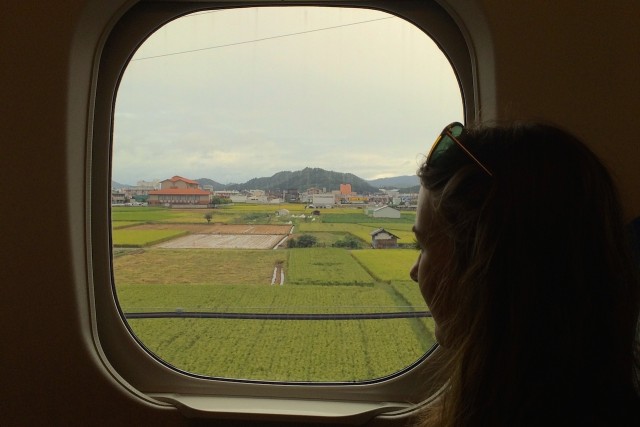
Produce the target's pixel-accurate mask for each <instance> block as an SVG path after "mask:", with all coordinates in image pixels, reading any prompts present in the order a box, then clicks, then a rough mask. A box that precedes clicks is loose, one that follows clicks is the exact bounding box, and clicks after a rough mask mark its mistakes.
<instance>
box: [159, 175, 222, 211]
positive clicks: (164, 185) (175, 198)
mask: <svg viewBox="0 0 640 427" xmlns="http://www.w3.org/2000/svg"><path fill="white" fill-rule="evenodd" d="M210 199H211V193H210V192H209V191H205V190H202V189H200V188H199V184H198V182H197V181H193V180H190V179H187V178H183V177H181V176H174V177H172V178H169V179H165V180H164V181H161V182H160V190H153V191H149V199H148V203H149V205H170V206H177V205H186V206H203V207H206V206H207V205H208V204H209V201H210Z"/></svg>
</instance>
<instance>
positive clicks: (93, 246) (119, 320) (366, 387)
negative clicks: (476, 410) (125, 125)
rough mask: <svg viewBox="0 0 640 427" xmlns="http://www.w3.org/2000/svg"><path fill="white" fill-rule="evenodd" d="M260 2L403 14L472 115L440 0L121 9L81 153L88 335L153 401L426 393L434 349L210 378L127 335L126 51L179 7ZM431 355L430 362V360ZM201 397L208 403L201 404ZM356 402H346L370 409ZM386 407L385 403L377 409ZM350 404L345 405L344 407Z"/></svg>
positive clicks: (466, 74) (379, 398)
mask: <svg viewBox="0 0 640 427" xmlns="http://www.w3.org/2000/svg"><path fill="white" fill-rule="evenodd" d="M266 6H284V7H286V6H323V7H325V6H326V7H359V8H369V9H377V10H381V11H384V12H387V13H390V14H393V15H396V16H398V17H400V18H401V19H404V20H406V21H407V22H409V23H411V24H413V25H414V26H416V27H417V28H419V29H421V30H422V31H424V32H425V33H426V34H427V35H429V37H431V39H432V40H434V42H435V43H436V44H437V45H438V46H439V47H440V49H441V50H442V52H444V54H445V55H446V56H447V58H448V59H449V61H450V63H451V65H452V67H453V69H454V71H455V73H456V75H457V78H458V82H459V86H460V90H461V94H462V97H463V107H464V114H465V119H466V120H467V121H470V120H473V119H474V118H475V117H476V116H477V115H478V111H479V108H478V91H477V85H476V81H475V73H474V70H475V69H476V66H475V63H474V55H473V51H472V48H471V46H470V45H469V44H468V43H467V38H466V37H465V33H464V32H463V30H462V29H461V27H460V26H459V25H458V24H457V23H456V22H455V20H454V19H453V18H452V17H451V15H450V14H449V13H448V12H447V11H445V10H444V9H443V8H442V7H441V6H440V5H438V4H437V3H436V2H423V1H406V2H396V1H393V0H390V1H304V2H300V1H209V2H180V1H170V2H166V1H157V2H153V1H145V2H141V3H137V4H135V5H134V6H133V7H131V8H130V9H129V10H128V11H126V12H125V13H124V14H123V15H122V16H121V17H120V19H119V20H118V21H117V22H116V23H115V24H114V25H113V27H112V28H111V30H110V31H109V34H108V35H107V36H105V38H104V39H105V40H104V44H103V46H102V51H101V52H100V55H99V61H97V66H96V67H95V74H94V75H95V76H96V77H95V83H96V90H95V92H94V94H93V100H92V101H93V102H92V105H93V107H94V108H93V114H92V117H91V119H90V120H91V123H92V138H91V143H90V147H89V152H90V156H89V159H88V161H87V176H88V177H89V182H88V184H87V193H88V194H87V198H86V200H88V204H89V205H88V206H87V210H88V212H89V213H90V218H91V222H90V225H89V227H90V229H89V234H90V237H89V248H90V250H89V251H88V256H89V257H90V259H89V260H88V264H89V265H90V266H91V271H90V278H91V288H92V289H91V294H92V306H93V310H94V314H95V316H94V318H93V330H94V340H95V342H96V344H97V346H98V348H99V349H100V354H101V356H102V357H103V359H104V361H105V364H106V365H107V366H109V367H110V368H111V371H112V373H113V375H114V377H116V378H118V379H119V380H120V382H121V383H122V384H123V385H124V386H125V387H127V388H131V389H132V391H135V392H136V393H141V395H142V396H147V397H150V398H151V399H152V400H156V401H165V402H169V403H171V404H173V405H177V406H182V407H189V408H191V409H193V410H195V411H196V413H202V412H209V410H208V409H206V408H202V407H201V408H200V409H194V408H196V407H198V406H199V404H198V403H194V402H193V401H191V403H188V402H187V400H188V399H187V400H185V399H186V398H185V399H181V398H180V397H179V396H199V397H201V398H214V397H224V396H239V397H246V398H279V399H312V400H332V401H335V400H336V399H337V400H340V401H344V402H353V403H354V404H356V403H362V402H392V401H393V402H410V401H413V402H416V401H420V400H423V399H425V398H427V397H428V396H430V395H432V394H433V393H434V392H435V391H436V390H437V389H439V387H440V384H436V383H433V382H428V381H420V382H416V381H415V378H414V377H415V376H416V375H419V376H420V377H421V378H429V376H430V375H431V374H430V371H432V370H433V369H434V368H433V366H434V365H436V364H437V363H430V362H431V361H434V362H435V360H434V359H437V358H438V357H440V355H441V352H440V351H438V350H437V348H436V350H435V351H431V352H429V353H428V354H427V355H425V356H424V357H423V358H421V359H420V360H419V361H418V362H416V363H415V364H414V365H412V366H411V367H409V368H407V369H405V370H403V371H401V372H400V373H398V374H394V375H393V376H390V377H388V378H383V379H379V380H372V381H367V382H361V383H353V384H351V383H349V384H331V383H317V384H304V383H288V384H277V383H271V382H265V381H241V380H233V379H213V378H206V377H199V376H195V375H187V374H183V373H181V372H179V371H177V370H174V369H172V368H170V367H168V366H166V365H165V364H163V363H161V362H159V361H158V360H156V359H155V358H154V357H152V356H151V355H150V354H149V353H148V352H147V351H146V350H145V349H144V348H143V347H142V346H141V345H140V343H139V342H138V341H137V340H136V339H135V338H133V337H132V335H131V333H130V332H129V329H128V327H127V325H126V322H125V321H124V319H123V317H122V315H121V312H120V310H119V308H118V306H117V299H116V298H115V295H114V290H113V273H112V262H113V260H112V258H111V256H112V254H111V232H110V230H111V226H110V224H111V218H110V208H109V200H110V198H109V192H110V188H111V186H110V182H111V137H112V130H113V112H114V107H115V98H116V94H117V90H118V85H119V79H120V78H121V76H122V73H123V72H124V70H125V68H126V66H127V64H128V61H129V59H130V58H131V56H133V53H134V52H135V50H136V49H137V48H138V47H139V45H140V44H141V43H143V42H144V40H145V39H146V38H147V37H148V36H149V35H150V34H152V33H153V32H154V31H156V30H157V29H158V28H160V27H161V26H163V25H164V24H166V23H167V22H169V21H171V20H173V19H176V18H178V17H180V16H182V15H186V14H189V13H193V12H197V11H202V10H205V9H215V8H236V7H266ZM427 359H428V361H427ZM205 406H207V405H205ZM410 407H411V405H408V404H402V405H400V406H398V405H395V406H394V405H391V406H385V407H384V408H382V409H380V408H379V407H378V406H376V407H375V408H374V411H377V412H379V411H382V412H384V411H390V410H399V409H402V408H410ZM358 408H360V407H358V406H354V407H353V408H352V411H355V412H362V411H364V412H366V410H363V409H362V408H360V409H358ZM383 409H384V410H383ZM347 412H349V411H347Z"/></svg>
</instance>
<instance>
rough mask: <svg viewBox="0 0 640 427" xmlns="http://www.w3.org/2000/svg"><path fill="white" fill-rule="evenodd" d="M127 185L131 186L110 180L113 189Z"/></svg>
mask: <svg viewBox="0 0 640 427" xmlns="http://www.w3.org/2000/svg"><path fill="white" fill-rule="evenodd" d="M127 187H131V186H130V185H127V184H120V183H119V182H116V181H113V180H111V188H113V189H114V190H120V189H122V188H127Z"/></svg>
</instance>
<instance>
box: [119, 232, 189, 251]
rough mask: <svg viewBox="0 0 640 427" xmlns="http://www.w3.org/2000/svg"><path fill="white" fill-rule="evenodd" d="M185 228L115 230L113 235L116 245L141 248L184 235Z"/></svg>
mask: <svg viewBox="0 0 640 427" xmlns="http://www.w3.org/2000/svg"><path fill="white" fill-rule="evenodd" d="M185 234H187V231H184V230H127V229H126V228H125V229H116V230H113V232H112V236H113V241H114V245H115V246H121V247H129V248H139V247H143V246H149V245H152V244H156V243H160V242H164V241H167V240H170V239H173V238H176V237H180V236H184V235H185Z"/></svg>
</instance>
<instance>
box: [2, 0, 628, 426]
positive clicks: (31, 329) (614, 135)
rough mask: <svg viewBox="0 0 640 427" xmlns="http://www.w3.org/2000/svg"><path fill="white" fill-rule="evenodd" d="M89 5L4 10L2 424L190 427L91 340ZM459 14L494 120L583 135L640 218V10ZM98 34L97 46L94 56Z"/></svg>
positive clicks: (523, 1) (561, 7) (580, 6)
mask: <svg viewBox="0 0 640 427" xmlns="http://www.w3.org/2000/svg"><path fill="white" fill-rule="evenodd" d="M87 3H88V2H87V0H66V1H64V2H34V1H17V0H9V1H4V2H2V5H1V6H0V16H2V25H0V37H1V43H2V49H0V63H1V64H2V67H0V76H1V78H0V93H2V101H1V102H2V114H0V125H1V126H0V129H2V142H1V144H2V155H1V156H0V174H1V175H2V181H3V182H5V183H8V182H12V183H14V184H13V185H8V186H4V187H3V189H2V194H3V201H4V204H3V208H2V211H1V212H2V214H1V215H2V216H1V222H0V226H1V231H2V239H1V240H2V245H1V246H0V247H1V248H2V249H1V251H2V252H1V256H0V258H1V259H2V268H1V269H0V283H1V286H0V308H1V309H0V330H1V333H2V335H1V336H2V351H0V372H1V375H2V384H3V386H2V387H0V402H1V403H0V407H1V408H2V410H1V411H0V424H2V425H105V426H106V425H154V426H155V425H169V426H178V425H184V424H186V422H185V420H184V419H183V418H182V417H181V416H180V415H179V414H178V412H177V411H175V410H173V409H166V408H165V409H163V408H161V407H157V406H153V405H151V404H150V403H146V402H144V401H143V400H141V399H138V398H137V397H135V396H134V395H133V394H131V393H129V392H127V391H125V389H124V388H122V387H120V386H118V385H117V384H118V381H119V379H118V378H116V377H113V376H110V375H108V374H107V370H106V369H104V367H103V366H102V364H101V363H102V362H101V361H100V360H99V359H98V358H97V356H96V355H97V351H98V350H96V349H95V348H94V347H93V342H92V341H91V340H90V338H89V337H90V330H89V326H88V325H90V322H89V321H88V318H89V316H90V315H91V314H90V310H88V307H89V301H90V295H89V294H88V293H87V291H86V289H87V285H86V283H87V280H88V278H87V272H86V270H85V269H84V266H83V264H82V262H83V261H84V254H85V250H86V248H84V247H83V246H82V244H80V245H77V244H76V243H77V242H78V241H80V242H83V241H84V240H83V233H84V232H85V226H86V218H85V217H84V209H83V206H84V194H83V190H84V179H85V177H84V175H83V167H79V168H78V167H77V165H78V164H80V165H82V164H83V162H84V160H85V157H84V156H85V154H86V153H84V152H83V147H82V145H78V146H70V145H69V144H68V142H69V140H70V138H83V132H86V127H85V126H84V124H85V123H86V117H87V112H86V110H83V109H82V108H81V107H78V108H76V107H77V106H78V105H79V106H82V105H83V102H86V101H87V99H88V92H87V90H88V89H87V88H88V81H89V74H88V70H90V67H91V63H90V62H88V61H86V62H85V63H83V64H81V65H78V64H74V63H73V62H72V59H73V58H71V43H72V40H73V39H74V31H76V30H77V26H78V22H79V19H80V17H81V15H82V14H83V13H84V11H83V8H84V7H85V5H86V4H87ZM113 3H115V2H104V4H105V6H104V7H105V8H108V7H107V6H106V5H107V4H113ZM451 3H452V5H453V8H454V9H455V10H457V13H458V14H459V15H460V18H462V19H463V20H467V22H468V27H469V31H470V33H471V34H472V35H474V31H476V32H477V34H476V35H474V37H478V38H477V39H475V40H474V41H473V42H474V43H475V44H476V46H475V47H476V50H477V52H478V55H479V56H480V58H479V59H480V60H481V61H480V64H479V65H480V68H479V70H478V72H479V81H480V82H481V83H483V84H485V86H481V87H480V88H479V91H480V94H481V102H482V104H481V108H482V113H483V114H484V117H485V118H495V117H498V118H514V117H515V118H534V117H537V118H542V119H547V120H552V121H554V122H558V123H561V124H563V125H565V126H566V127H568V128H569V129H570V130H572V131H574V132H575V133H577V134H578V135H581V136H582V137H583V138H584V139H585V140H586V141H587V142H588V143H589V144H590V145H591V146H592V147H593V149H594V150H595V151H596V152H597V153H598V154H599V155H600V156H601V157H602V158H603V159H604V160H605V162H606V163H607V164H608V165H609V166H610V167H611V168H613V169H614V171H615V173H616V175H617V176H619V177H620V186H621V189H622V194H623V196H624V200H625V205H626V207H627V212H628V214H629V216H630V217H631V216H637V215H639V214H640V186H639V185H638V183H640V167H638V157H639V152H640V149H639V148H638V137H637V134H636V132H635V126H634V125H635V120H636V115H637V113H638V108H637V104H636V103H637V102H638V100H639V99H640V96H639V95H640V94H639V89H638V86H639V85H638V76H639V75H640V72H639V71H640V65H638V62H637V56H638V46H640V36H639V31H640V30H639V29H638V28H639V27H638V25H637V22H636V20H637V17H639V16H640V2H636V1H631V0H627V1H618V2H604V1H600V0H584V1H583V0H573V1H557V2H556V1H546V2H540V1H539V0H518V1H505V0H477V7H474V8H472V9H461V8H460V7H456V5H457V4H459V5H462V4H465V3H466V4H468V5H473V4H474V2H473V1H471V0H452V1H451ZM61 4H64V7H61V6H60V5H61ZM469 10H475V11H478V10H479V11H480V12H482V13H484V14H486V25H487V27H486V28H489V30H490V33H489V34H490V38H487V34H480V33H481V29H482V28H481V26H479V25H474V24H473V22H474V20H478V19H482V17H481V16H478V15H474V14H472V13H470V12H468V11H469ZM91 13H98V12H91ZM106 16H108V15H106ZM97 22H100V20H99V19H97ZM87 34H88V33H87ZM92 37H93V39H92ZM96 37H97V34H93V35H92V36H91V37H87V38H86V39H84V40H85V41H84V42H86V44H87V46H86V48H87V49H90V48H91V45H92V43H95V40H94V39H95V38H96ZM81 40H82V39H81ZM491 42H492V43H493V48H492V47H491ZM491 52H493V53H492V54H493V55H494V56H495V60H496V63H495V65H494V64H492V63H491V62H490V61H491V58H490V56H491V55H489V54H490V53H491ZM482 55H484V58H485V60H487V61H489V62H486V63H485V64H484V65H483V63H482V59H483V57H482ZM487 58H489V59H487ZM73 67H76V68H75V69H76V71H78V70H80V71H82V70H85V71H82V72H80V73H79V75H84V79H76V78H75V76H76V74H73V75H72V74H70V70H71V69H72V68H73ZM77 67H80V68H77ZM83 67H84V68H83ZM493 67H495V72H496V76H495V91H494V90H493V88H492V85H493V84H494V83H492V82H493V81H494V80H493V78H492V77H491V75H490V74H491V72H490V70H492V69H493ZM70 88H71V89H74V88H75V90H70ZM68 95H69V96H71V97H72V98H73V97H77V99H75V100H72V101H74V102H75V104H74V105H76V107H74V108H76V109H69V108H68V107H69V105H71V104H70V103H68V100H67V96H68ZM78 124H79V125H78ZM73 165H75V166H76V167H73ZM15 183H19V184H15ZM34 197H36V198H37V205H38V209H36V210H35V211H34V209H33V204H34V201H33V200H34ZM22 203H24V208H21V204H22ZM83 289H84V290H85V291H82V290H83Z"/></svg>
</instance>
